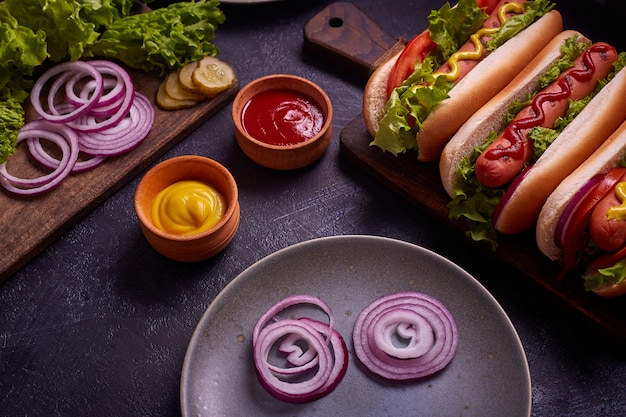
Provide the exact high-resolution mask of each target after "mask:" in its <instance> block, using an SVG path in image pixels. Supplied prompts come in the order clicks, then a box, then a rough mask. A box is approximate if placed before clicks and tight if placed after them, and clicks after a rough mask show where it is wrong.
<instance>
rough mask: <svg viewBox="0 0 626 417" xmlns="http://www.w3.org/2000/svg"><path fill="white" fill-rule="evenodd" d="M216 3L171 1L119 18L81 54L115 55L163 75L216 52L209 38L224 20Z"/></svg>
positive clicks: (211, 38) (210, 0) (126, 62)
mask: <svg viewBox="0 0 626 417" xmlns="http://www.w3.org/2000/svg"><path fill="white" fill-rule="evenodd" d="M218 4H219V2H218V1H217V0H207V1H205V0H201V1H197V2H183V3H174V4H171V5H169V6H168V7H166V8H162V9H156V10H154V11H152V12H151V13H143V14H137V15H132V16H127V17H125V18H122V19H119V20H117V21H115V22H114V23H113V24H111V25H110V26H109V27H108V28H107V29H106V30H105V31H104V32H103V33H102V35H101V36H100V38H98V40H97V41H96V42H94V43H93V44H90V45H89V46H88V47H87V48H86V52H85V56H89V57H106V58H116V59H119V60H121V61H122V62H124V63H125V64H126V65H129V66H131V67H133V68H138V69H142V70H145V71H153V72H159V73H162V74H163V73H166V72H168V71H169V70H171V69H173V68H179V67H181V66H183V65H184V64H186V63H188V62H192V61H196V60H199V59H200V58H202V57H203V56H205V55H216V54H217V53H218V49H217V47H216V46H215V45H214V44H213V43H212V40H213V38H214V36H215V30H216V28H217V26H218V25H219V24H221V23H223V22H224V21H225V16H224V14H223V13H222V11H221V10H220V9H219V8H218Z"/></svg>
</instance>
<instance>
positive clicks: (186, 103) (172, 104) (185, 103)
mask: <svg viewBox="0 0 626 417" xmlns="http://www.w3.org/2000/svg"><path fill="white" fill-rule="evenodd" d="M165 84H166V83H165V82H162V83H161V85H159V90H158V91H157V96H156V102H157V105H158V106H159V107H160V108H162V109H164V110H180V109H188V108H190V107H193V106H195V105H196V104H198V100H177V99H174V98H172V97H171V96H170V95H169V94H167V91H166V89H165Z"/></svg>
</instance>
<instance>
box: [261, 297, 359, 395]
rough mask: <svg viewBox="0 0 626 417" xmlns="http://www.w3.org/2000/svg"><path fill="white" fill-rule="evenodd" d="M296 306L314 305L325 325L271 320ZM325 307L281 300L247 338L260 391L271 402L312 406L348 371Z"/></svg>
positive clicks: (310, 299)
mask: <svg viewBox="0 0 626 417" xmlns="http://www.w3.org/2000/svg"><path fill="white" fill-rule="evenodd" d="M298 304H313V305H315V306H317V307H319V308H321V309H322V310H323V311H324V312H325V313H326V315H327V316H328V318H329V324H325V323H322V322H320V321H318V320H314V319H310V318H306V317H303V318H299V319H283V320H280V319H276V315H277V314H278V313H279V312H281V311H283V310H285V309H286V308H288V307H291V306H294V305H298ZM333 323H334V318H333V316H332V312H331V310H330V308H329V307H328V305H327V304H326V303H325V302H323V301H322V300H320V299H319V298H317V297H311V296H307V295H300V296H294V297H288V298H285V299H283V300H281V301H279V302H278V303H276V304H275V305H274V306H272V307H271V308H270V309H269V310H268V311H267V312H266V313H265V314H263V316H261V318H260V319H259V320H258V321H257V323H256V325H255V327H254V330H253V333H252V346H253V351H254V364H255V367H256V372H257V376H258V379H259V381H260V383H261V385H262V386H263V387H264V388H265V389H266V390H267V391H268V392H269V393H270V394H271V395H272V396H274V397H275V398H278V399H280V400H283V401H287V402H292V403H303V402H309V401H314V400H316V399H318V398H321V397H322V396H324V395H326V394H328V393H329V392H331V391H332V390H333V389H334V388H335V387H336V386H337V385H338V384H339V382H340V381H341V379H342V378H343V376H344V375H345V373H346V370H347V367H348V361H347V356H348V349H347V347H346V344H345V341H344V340H343V338H342V337H341V335H340V334H339V333H338V332H337V331H336V330H335V329H333Z"/></svg>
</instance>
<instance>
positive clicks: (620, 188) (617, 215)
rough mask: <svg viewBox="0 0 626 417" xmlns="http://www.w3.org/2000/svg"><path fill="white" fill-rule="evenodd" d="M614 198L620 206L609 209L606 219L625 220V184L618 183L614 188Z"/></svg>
mask: <svg viewBox="0 0 626 417" xmlns="http://www.w3.org/2000/svg"><path fill="white" fill-rule="evenodd" d="M615 196H616V197H617V199H618V200H619V201H621V204H620V205H619V206H614V207H611V208H609V209H608V210H607V212H606V217H607V219H608V220H622V221H623V220H626V182H620V183H618V184H617V185H616V186H615Z"/></svg>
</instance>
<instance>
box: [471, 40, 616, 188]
mask: <svg viewBox="0 0 626 417" xmlns="http://www.w3.org/2000/svg"><path fill="white" fill-rule="evenodd" d="M616 59H617V51H616V50H615V48H613V47H612V46H610V45H608V44H606V43H604V42H598V43H595V44H593V45H591V46H590V47H589V48H588V49H587V50H586V51H585V52H584V53H583V54H582V55H581V56H580V57H578V58H577V60H576V61H575V62H574V66H573V67H572V68H569V69H568V70H566V71H565V72H563V73H562V74H561V75H560V76H559V77H558V78H557V80H556V81H555V82H553V83H552V84H550V85H549V86H547V87H546V88H544V89H543V90H541V91H540V92H539V93H538V94H537V95H536V96H535V97H534V98H533V100H532V102H531V103H530V104H529V105H527V106H526V107H524V109H522V111H520V112H519V113H518V114H517V115H516V116H515V118H514V119H513V121H512V122H511V123H510V124H509V125H508V126H507V127H506V128H505V129H504V131H503V132H502V133H501V134H500V135H499V136H498V137H497V138H496V139H495V140H494V142H493V143H492V144H491V145H489V146H488V147H487V149H485V151H484V152H483V153H482V154H481V155H480V156H479V157H478V159H477V160H476V177H477V179H478V181H480V182H481V184H483V185H485V186H487V187H492V188H495V187H500V186H503V185H505V184H507V183H508V182H510V181H511V180H512V179H513V178H515V176H517V175H518V174H519V172H520V171H521V170H522V169H523V167H524V165H525V164H526V163H527V162H528V160H529V158H530V157H531V156H532V155H533V153H534V149H533V143H532V141H531V140H530V139H529V138H528V134H529V133H530V131H531V130H532V129H533V128H534V127H538V126H541V127H547V128H551V127H552V126H553V125H554V121H555V120H556V119H557V118H558V117H560V116H562V115H564V114H565V112H566V111H567V109H568V106H569V100H579V99H582V98H584V97H586V96H587V95H589V94H590V93H591V92H593V90H594V89H595V88H596V85H597V83H598V81H599V80H601V79H603V78H606V76H607V75H608V74H609V73H610V72H611V71H612V69H613V62H615V60H616Z"/></svg>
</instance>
